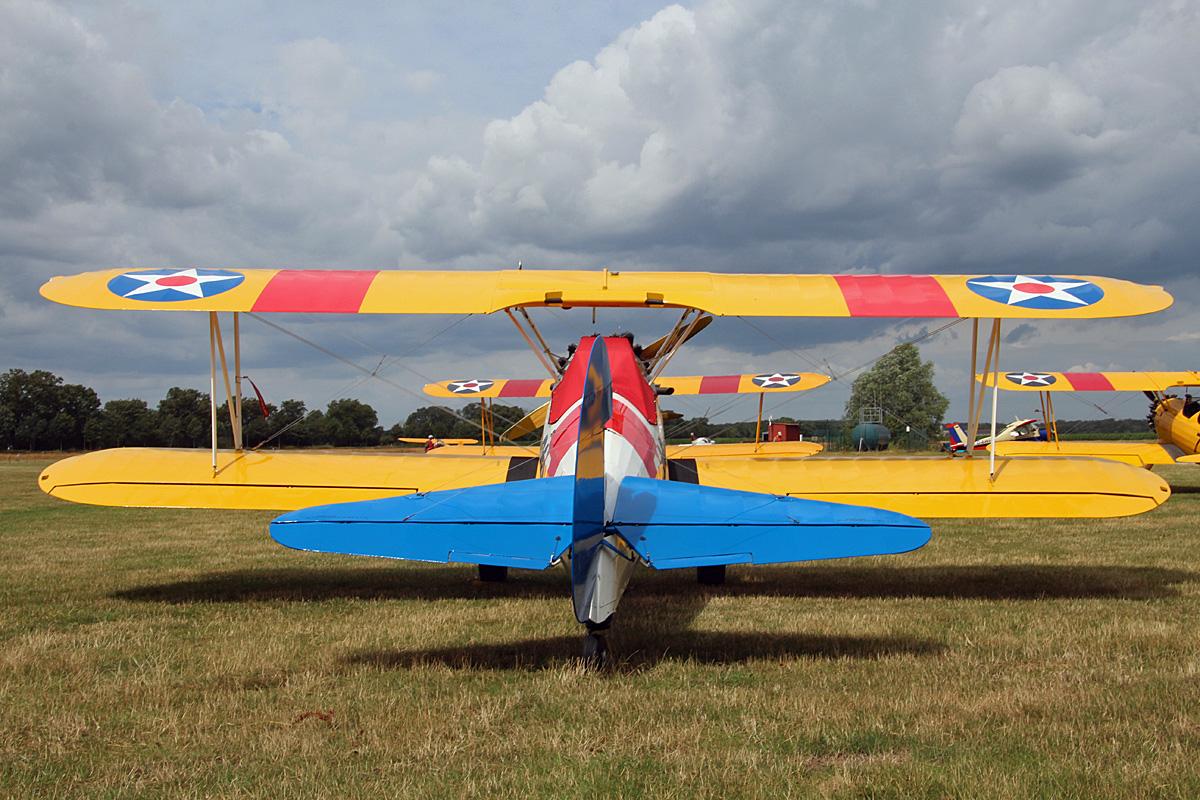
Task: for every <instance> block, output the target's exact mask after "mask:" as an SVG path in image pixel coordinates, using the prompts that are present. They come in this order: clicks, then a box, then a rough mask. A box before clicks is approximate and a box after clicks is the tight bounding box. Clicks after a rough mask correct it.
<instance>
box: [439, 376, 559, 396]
mask: <svg viewBox="0 0 1200 800" xmlns="http://www.w3.org/2000/svg"><path fill="white" fill-rule="evenodd" d="M553 385H554V381H553V380H552V379H550V378H544V379H542V378H533V379H529V380H513V379H508V380H505V379H503V378H500V379H496V380H491V379H488V378H460V379H459V380H454V381H440V382H439V383H427V384H425V394H428V395H432V396H434V397H549V396H550V387H552V386H553Z"/></svg>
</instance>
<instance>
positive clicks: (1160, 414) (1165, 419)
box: [1152, 396, 1200, 455]
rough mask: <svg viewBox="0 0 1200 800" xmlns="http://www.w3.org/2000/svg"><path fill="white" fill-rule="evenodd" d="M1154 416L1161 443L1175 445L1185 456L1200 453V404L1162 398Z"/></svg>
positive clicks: (1154, 410) (1155, 404)
mask: <svg viewBox="0 0 1200 800" xmlns="http://www.w3.org/2000/svg"><path fill="white" fill-rule="evenodd" d="M1152 414H1153V420H1154V430H1155V432H1156V433H1157V434H1158V439H1159V441H1161V442H1163V443H1165V444H1173V445H1175V446H1176V447H1178V448H1179V449H1180V450H1182V451H1183V453H1184V455H1194V454H1196V453H1200V403H1196V402H1195V401H1193V402H1192V403H1190V404H1189V403H1188V402H1187V400H1185V399H1184V398H1181V397H1161V396H1160V397H1159V398H1158V399H1156V400H1155V402H1154V406H1153V411H1152Z"/></svg>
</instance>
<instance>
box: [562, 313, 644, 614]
mask: <svg viewBox="0 0 1200 800" xmlns="http://www.w3.org/2000/svg"><path fill="white" fill-rule="evenodd" d="M598 343H601V344H602V346H605V347H607V350H608V361H609V369H610V371H611V374H612V401H613V413H612V418H611V419H610V420H609V421H608V423H607V424H606V425H605V429H604V478H605V480H604V485H605V504H604V505H605V522H609V521H611V520H612V515H613V510H614V507H615V505H616V499H617V492H618V490H619V488H620V485H621V481H622V480H623V479H624V478H626V477H640V478H661V477H663V476H664V474H665V464H666V445H665V441H664V439H663V429H662V416H661V414H659V411H658V400H657V398H656V396H655V393H654V390H653V389H652V388H651V386H650V384H649V382H648V381H647V379H646V371H645V369H644V367H643V364H642V361H641V360H640V359H639V358H638V357H637V356H636V355H635V354H634V351H633V346H632V345H631V343H630V342H629V340H628V339H627V338H625V337H621V336H617V337H605V338H600V337H594V336H588V337H584V338H583V339H582V340H580V342H579V345H578V347H577V348H576V350H575V354H574V356H573V358H572V359H571V362H570V363H569V364H568V365H567V369H566V371H565V372H564V373H563V377H562V380H561V381H559V382H558V385H557V386H555V388H554V390H553V392H552V393H551V395H550V409H549V412H548V413H547V416H546V425H545V428H544V429H543V431H542V446H541V452H540V470H539V472H540V474H541V475H542V476H544V477H557V476H563V475H574V474H575V466H576V456H577V452H578V442H579V420H580V413H581V409H582V404H583V389H584V379H585V376H586V372H587V364H588V357H589V355H590V353H591V351H592V348H593V347H594V346H596V345H597V344H598ZM605 544H606V546H604V547H602V548H600V549H599V550H598V551H597V557H596V558H595V559H594V560H593V562H592V565H591V568H590V569H591V572H592V573H593V574H591V575H589V577H588V580H589V582H590V583H591V588H590V597H591V598H592V599H591V602H590V608H589V609H588V610H587V620H583V619H581V620H580V621H581V622H584V621H586V622H588V623H589V624H593V625H597V626H600V625H604V624H606V623H607V621H608V619H609V618H610V617H611V616H612V614H613V612H615V611H616V608H617V604H618V602H619V601H620V599H621V594H622V593H623V592H624V590H625V586H626V585H627V584H628V582H629V578H630V576H631V575H632V573H633V569H634V567H635V566H636V565H637V563H638V561H637V558H636V555H635V554H634V553H633V551H632V550H631V549H630V548H629V546H628V545H627V544H626V543H625V541H624V540H623V539H621V537H620V536H617V535H615V534H614V535H611V536H607V537H605Z"/></svg>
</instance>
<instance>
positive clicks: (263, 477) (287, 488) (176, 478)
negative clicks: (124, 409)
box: [38, 447, 537, 510]
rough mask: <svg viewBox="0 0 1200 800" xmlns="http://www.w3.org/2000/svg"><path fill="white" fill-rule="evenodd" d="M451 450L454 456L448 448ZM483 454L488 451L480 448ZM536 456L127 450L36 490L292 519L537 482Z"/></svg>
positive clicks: (53, 475)
mask: <svg viewBox="0 0 1200 800" xmlns="http://www.w3.org/2000/svg"><path fill="white" fill-rule="evenodd" d="M443 449H449V448H443ZM480 449H482V448H480ZM536 473H537V456H536V454H534V455H532V456H531V455H525V454H523V453H506V454H502V455H495V454H489V455H483V454H471V453H464V454H462V455H452V454H447V455H441V454H439V455H438V456H437V457H430V456H427V455H424V454H416V453H413V454H402V453H394V454H355V453H322V452H292V451H283V452H276V451H272V452H243V453H235V452H233V451H229V450H222V451H218V453H217V469H216V471H215V472H214V470H213V462H212V451H209V450H165V449H157V448H145V447H124V448H118V449H115V450H100V451H97V452H94V453H86V454H84V455H80V456H74V457H72V458H68V459H64V460H63V461H58V462H55V463H54V464H51V465H50V466H49V467H47V468H46V469H45V470H43V471H42V474H41V476H40V477H39V479H38V485H39V486H40V487H41V488H42V491H44V492H46V493H47V494H51V495H54V496H55V497H61V498H62V499H64V500H70V501H71V502H74V503H90V504H92V505H102V506H142V507H160V508H227V509H231V508H257V509H275V510H289V509H296V508H305V507H308V506H312V505H320V504H326V503H342V502H350V501H355V500H370V499H374V498H379V497H392V496H395V495H401V494H409V493H412V492H427V491H433V490H437V489H457V488H462V487H466V486H479V485H483V484H492V483H505V482H506V481H513V480H523V479H526V478H532V477H534V476H535V475H536Z"/></svg>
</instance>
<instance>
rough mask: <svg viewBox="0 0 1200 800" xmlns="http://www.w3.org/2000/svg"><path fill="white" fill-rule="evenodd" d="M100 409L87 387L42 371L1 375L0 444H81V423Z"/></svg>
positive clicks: (42, 446)
mask: <svg viewBox="0 0 1200 800" xmlns="http://www.w3.org/2000/svg"><path fill="white" fill-rule="evenodd" d="M99 408H100V398H99V397H97V396H96V393H95V392H94V391H92V390H91V389H89V388H87V387H86V386H79V385H77V384H66V385H64V384H63V380H62V378H60V377H58V376H57V375H53V374H51V373H49V372H46V371H45V370H35V371H33V372H25V371H24V370H20V369H12V370H9V371H8V372H6V373H4V374H3V375H0V437H2V440H0V443H2V444H4V445H5V446H7V447H21V448H27V449H30V450H40V449H47V448H51V447H56V448H61V449H68V448H80V447H83V446H84V426H85V425H86V424H87V421H88V419H90V418H91V417H92V415H94V414H95V413H96V412H97V411H98V410H99Z"/></svg>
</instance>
